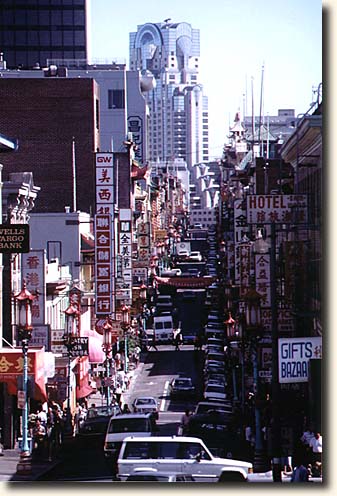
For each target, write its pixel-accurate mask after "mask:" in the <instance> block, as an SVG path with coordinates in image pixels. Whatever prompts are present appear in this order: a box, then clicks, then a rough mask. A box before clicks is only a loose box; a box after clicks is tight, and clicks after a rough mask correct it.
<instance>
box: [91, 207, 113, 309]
mask: <svg viewBox="0 0 337 496" xmlns="http://www.w3.org/2000/svg"><path fill="white" fill-rule="evenodd" d="M95 260H96V264H95V276H96V277H95V280H96V300H95V306H96V315H109V314H110V313H111V312H112V311H113V309H112V288H111V286H112V254H111V215H110V214H104V215H99V214H97V215H95Z"/></svg>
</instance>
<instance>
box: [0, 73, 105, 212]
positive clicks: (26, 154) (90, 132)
mask: <svg viewBox="0 0 337 496" xmlns="http://www.w3.org/2000/svg"><path fill="white" fill-rule="evenodd" d="M0 109H1V110H0V119H1V125H2V128H3V129H6V133H7V134H8V135H9V136H15V137H16V138H17V139H18V142H19V149H18V151H17V152H16V153H13V154H8V155H6V157H4V160H3V165H4V168H3V178H4V180H6V179H7V176H8V174H9V173H10V172H24V171H27V170H29V171H33V173H34V180H35V181H36V184H38V185H39V186H40V187H41V191H40V194H39V199H38V202H37V203H36V209H35V211H36V212H60V211H62V212H63V211H64V208H65V206H70V207H71V208H73V207H74V181H73V172H74V171H76V188H75V191H76V195H75V197H76V204H75V206H76V208H75V209H76V210H81V211H84V212H89V213H91V212H94V206H95V191H94V185H95V169H94V152H95V151H97V150H98V149H99V146H100V145H99V124H98V123H99V87H98V85H97V83H96V82H95V81H94V80H93V79H85V78H83V79H82V78H81V79H80V78H79V79H66V78H64V79H63V78H55V79H53V78H47V77H46V78H43V79H29V78H27V79H0ZM73 138H74V146H73Z"/></svg>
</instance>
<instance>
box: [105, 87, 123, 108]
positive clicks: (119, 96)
mask: <svg viewBox="0 0 337 496" xmlns="http://www.w3.org/2000/svg"><path fill="white" fill-rule="evenodd" d="M124 100H125V92H124V90H108V108H109V109H123V108H125V105H124Z"/></svg>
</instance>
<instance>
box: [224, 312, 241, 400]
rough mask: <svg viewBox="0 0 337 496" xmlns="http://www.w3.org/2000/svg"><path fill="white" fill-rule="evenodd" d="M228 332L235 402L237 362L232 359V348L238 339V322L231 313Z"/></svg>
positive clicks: (226, 323) (228, 320)
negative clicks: (233, 342)
mask: <svg viewBox="0 0 337 496" xmlns="http://www.w3.org/2000/svg"><path fill="white" fill-rule="evenodd" d="M224 323H225V325H226V330H227V341H228V348H227V350H228V355H229V365H230V367H231V369H232V380H233V395H234V401H237V399H238V393H237V387H236V368H235V361H234V360H233V359H232V347H231V342H232V341H235V340H236V339H237V338H238V331H237V327H236V320H234V319H233V317H232V314H231V312H229V316H228V319H227V320H225V322H224Z"/></svg>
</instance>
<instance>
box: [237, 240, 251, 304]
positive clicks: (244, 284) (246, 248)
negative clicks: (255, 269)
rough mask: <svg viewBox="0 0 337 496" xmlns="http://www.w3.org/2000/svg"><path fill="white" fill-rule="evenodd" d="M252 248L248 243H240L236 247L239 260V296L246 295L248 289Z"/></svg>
mask: <svg viewBox="0 0 337 496" xmlns="http://www.w3.org/2000/svg"><path fill="white" fill-rule="evenodd" d="M251 253H252V247H251V244H250V243H240V244H239V246H238V260H239V274H240V278H239V284H240V296H243V295H244V294H246V292H247V291H248V289H249V288H250V264H251Z"/></svg>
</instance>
